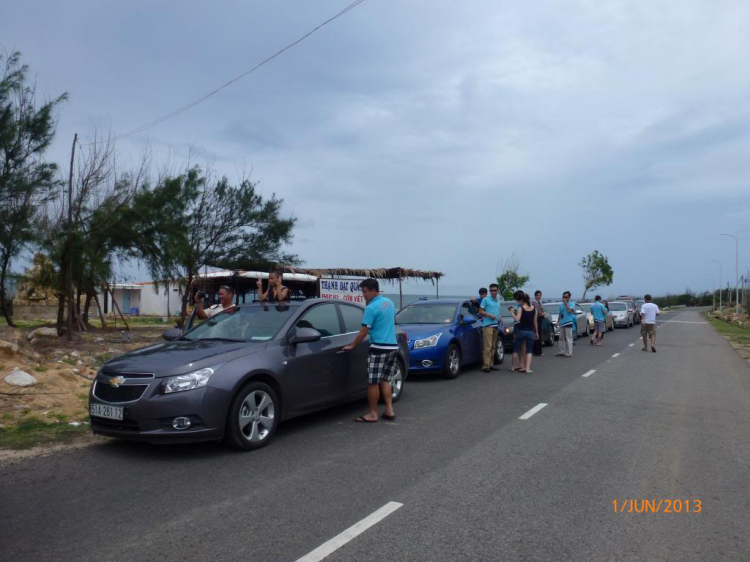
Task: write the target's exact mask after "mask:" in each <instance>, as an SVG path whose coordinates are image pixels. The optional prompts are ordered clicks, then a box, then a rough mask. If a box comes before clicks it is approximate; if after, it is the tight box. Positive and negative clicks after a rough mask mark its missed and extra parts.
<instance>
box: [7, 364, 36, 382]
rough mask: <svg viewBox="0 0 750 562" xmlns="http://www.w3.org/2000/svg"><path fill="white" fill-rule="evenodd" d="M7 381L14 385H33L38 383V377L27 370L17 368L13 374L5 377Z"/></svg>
mask: <svg viewBox="0 0 750 562" xmlns="http://www.w3.org/2000/svg"><path fill="white" fill-rule="evenodd" d="M5 382H7V383H8V384H12V385H13V386H31V385H34V384H36V379H35V378H34V377H32V376H31V375H30V374H29V373H27V372H26V371H22V370H21V369H18V368H16V369H14V370H13V372H12V373H11V374H9V375H8V376H7V377H5Z"/></svg>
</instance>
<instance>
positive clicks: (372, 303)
mask: <svg viewBox="0 0 750 562" xmlns="http://www.w3.org/2000/svg"><path fill="white" fill-rule="evenodd" d="M359 288H360V289H362V296H363V297H364V298H365V302H366V303H367V306H366V307H365V314H364V316H363V318H362V327H361V328H360V329H359V333H358V334H357V337H355V338H354V341H353V342H352V343H351V344H349V345H347V346H344V347H343V348H341V351H351V350H352V349H354V348H355V347H357V346H358V345H359V344H360V343H361V342H362V340H364V339H365V338H366V337H367V336H368V335H369V336H370V352H369V353H368V355H367V405H368V407H369V409H370V411H369V412H367V413H366V414H365V415H363V416H359V417H358V418H356V419H355V420H354V421H356V422H365V423H375V422H377V421H378V402H379V401H380V395H381V394H382V395H383V400H384V401H385V412H384V413H383V419H386V420H395V419H396V413H395V412H394V411H393V389H392V388H391V382H392V381H393V377H394V375H395V374H396V361H397V360H398V341H397V340H396V308H395V307H394V306H393V302H391V300H390V299H387V298H385V297H384V296H382V295H381V294H380V286H379V285H378V282H377V280H375V279H365V280H364V281H362V283H360V284H359Z"/></svg>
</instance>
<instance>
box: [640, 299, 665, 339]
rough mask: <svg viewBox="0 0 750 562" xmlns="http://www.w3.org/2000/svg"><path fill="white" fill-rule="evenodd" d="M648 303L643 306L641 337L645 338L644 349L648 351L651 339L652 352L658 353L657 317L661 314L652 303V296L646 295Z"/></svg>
mask: <svg viewBox="0 0 750 562" xmlns="http://www.w3.org/2000/svg"><path fill="white" fill-rule="evenodd" d="M643 300H644V301H646V302H645V303H643V304H642V305H641V337H642V338H643V349H642V350H641V351H648V338H649V337H650V338H651V351H653V352H654V353H656V317H657V316H658V315H659V314H661V311H660V310H659V307H658V306H656V304H654V303H652V302H651V295H644V296H643Z"/></svg>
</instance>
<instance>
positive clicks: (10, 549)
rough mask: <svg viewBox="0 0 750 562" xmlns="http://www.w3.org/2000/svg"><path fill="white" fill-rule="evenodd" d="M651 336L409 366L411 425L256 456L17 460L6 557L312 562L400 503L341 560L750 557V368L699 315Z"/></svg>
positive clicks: (220, 452) (352, 409)
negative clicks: (466, 367)
mask: <svg viewBox="0 0 750 562" xmlns="http://www.w3.org/2000/svg"><path fill="white" fill-rule="evenodd" d="M665 322H666V323H665ZM638 335H639V332H638V329H637V328H636V329H628V330H617V331H616V332H615V333H610V334H608V335H607V337H606V339H605V345H604V346H602V347H590V346H589V345H588V343H587V342H586V340H584V339H580V340H578V344H577V345H576V347H575V351H574V356H573V357H572V358H570V359H566V358H558V357H554V356H552V352H551V348H545V352H546V354H547V355H546V356H545V357H543V358H539V359H536V361H535V363H534V366H533V368H534V370H535V371H536V372H535V373H533V374H528V375H526V374H517V373H511V372H509V371H508V370H507V367H508V365H507V363H508V360H509V359H506V364H505V365H504V367H505V369H503V370H502V371H501V372H497V373H490V374H485V373H482V372H481V371H479V370H476V369H474V370H470V371H466V372H464V373H463V374H462V375H461V376H460V377H459V378H458V379H456V380H453V381H445V380H442V379H439V378H436V377H425V376H422V377H412V378H410V379H409V380H408V381H407V384H406V386H405V394H404V396H403V399H402V401H401V402H400V403H399V404H398V405H397V414H398V418H397V420H396V421H395V422H388V423H386V422H382V421H381V422H380V423H378V424H372V425H365V424H355V423H353V422H352V421H351V420H352V418H353V417H355V416H356V415H359V414H360V413H363V412H364V405H363V404H361V403H356V404H351V405H347V406H344V407H339V408H335V409H332V410H329V411H326V412H323V413H319V414H315V415H311V416H307V417H304V418H301V419H297V420H293V421H290V422H288V423H286V424H283V425H282V426H281V427H280V429H279V432H278V434H277V438H276V441H275V442H274V443H272V444H271V446H269V447H267V448H265V449H263V450H261V451H258V452H254V453H249V454H247V453H244V454H243V453H237V452H234V451H228V450H225V449H224V448H223V447H222V446H220V445H213V444H207V445H205V444H204V445H191V446H162V447H156V446H151V445H147V444H132V443H123V442H117V441H112V442H107V443H105V444H101V445H96V446H92V447H88V448H85V449H81V450H75V451H70V452H67V453H61V454H56V455H52V456H48V457H43V458H38V459H33V460H29V461H25V462H22V463H18V464H13V465H9V466H5V467H2V468H0V559H2V560H8V561H14V562H21V561H25V560H34V561H39V560H74V561H81V562H83V561H96V562H102V561H116V560H128V561H131V560H160V561H172V560H175V561H177V560H227V561H234V560H263V561H276V560H279V561H295V560H298V559H299V558H301V557H303V556H305V555H307V554H308V553H310V552H311V551H314V550H315V549H317V548H318V547H321V545H324V544H325V543H326V542H327V541H329V540H331V539H334V538H335V537H338V536H340V534H341V533H342V532H344V531H345V530H347V529H348V528H350V527H351V526H353V525H355V524H357V523H358V522H361V521H363V520H364V523H367V522H368V521H369V520H368V519H366V518H368V516H370V515H371V514H373V513H374V512H376V511H377V510H379V509H380V508H381V507H383V506H385V505H386V504H389V502H397V504H401V505H400V507H399V505H393V504H391V505H392V507H393V509H395V508H397V509H395V511H393V512H392V513H390V514H389V515H387V516H385V517H384V518H383V519H382V520H381V521H379V522H377V523H375V524H374V525H372V526H370V527H367V528H364V527H363V528H360V530H362V532H361V534H359V535H358V536H356V537H354V538H353V539H351V540H349V541H348V542H347V539H348V538H350V537H351V535H353V534H354V533H350V534H349V535H344V537H343V538H342V537H339V538H340V543H345V544H343V546H340V548H338V549H337V550H334V551H333V553H332V554H331V555H330V557H329V558H327V559H326V560H378V561H381V560H382V561H389V560H420V561H421V560H428V561H441V560H446V561H447V560H450V561H455V560H514V561H515V560H533V561H546V560H549V561H556V562H557V561H564V560H571V561H573V560H575V561H582V560H593V561H600V560H639V561H641V560H648V561H655V560H679V561H685V560H696V561H713V560H738V561H747V560H750V489H749V485H750V437H748V435H749V433H748V428H750V368H749V367H748V365H747V363H746V362H745V361H744V360H742V359H741V358H740V357H739V355H738V354H737V353H736V352H735V351H734V350H733V349H732V348H731V347H730V346H729V344H728V343H727V342H726V341H725V340H724V339H723V338H721V337H720V336H719V335H718V334H716V333H715V332H714V331H713V329H712V328H711V327H710V326H709V325H708V324H706V323H704V322H703V319H702V318H701V317H700V316H699V315H698V314H697V312H694V311H687V312H682V313H675V314H667V315H662V316H661V317H660V326H659V331H658V340H657V344H658V345H657V348H658V352H657V353H651V352H649V353H643V352H641V350H640V348H641V345H640V344H639V343H635V342H636V339H637V338H638ZM631 344H633V345H631ZM615 354H619V355H618V356H617V357H613V356H614V355H615ZM591 370H595V372H594V373H593V374H589V376H587V377H584V376H583V375H584V374H587V373H590V371H591ZM540 403H545V404H547V406H546V407H544V408H542V409H540V410H538V411H536V413H534V414H533V415H531V416H530V417H528V419H519V418H520V417H521V416H522V415H523V414H524V413H526V412H528V411H529V410H531V409H532V408H534V407H535V406H537V405H538V404H540ZM634 499H637V500H638V501H639V502H640V501H641V500H660V499H661V500H680V501H681V504H680V505H681V506H682V513H664V512H663V511H664V510H665V509H666V508H667V504H665V503H662V504H661V505H660V508H659V509H660V512H659V513H635V512H633V513H627V511H628V510H629V509H628V506H630V509H632V508H633V507H634V504H632V503H628V501H629V500H634ZM615 500H616V501H617V502H618V506H620V507H619V508H618V510H619V509H622V506H625V507H624V509H625V513H615V511H614V504H613V501H615ZM696 500H699V501H700V502H701V503H700V507H698V503H697V502H696ZM685 501H689V502H690V503H689V504H687V505H688V506H689V507H690V509H691V512H690V513H685V511H684V508H685V505H686V504H685V503H684V502H685ZM638 505H639V504H638V503H636V504H635V507H638ZM653 505H656V504H653ZM640 506H641V507H642V506H643V504H642V503H641V504H640ZM671 507H672V509H676V506H675V505H674V504H672V506H671ZM699 509H700V513H697V512H696V511H698V510H699ZM336 546H339V545H338V544H336V545H333V546H331V550H332V549H333V548H335V547H336Z"/></svg>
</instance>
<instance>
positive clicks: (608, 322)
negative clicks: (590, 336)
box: [578, 302, 615, 333]
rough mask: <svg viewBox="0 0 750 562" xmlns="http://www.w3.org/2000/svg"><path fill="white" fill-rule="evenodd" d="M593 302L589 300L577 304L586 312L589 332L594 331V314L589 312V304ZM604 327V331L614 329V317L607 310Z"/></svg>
mask: <svg viewBox="0 0 750 562" xmlns="http://www.w3.org/2000/svg"><path fill="white" fill-rule="evenodd" d="M592 304H594V303H591V302H583V303H579V304H578V306H580V307H581V310H583V311H584V312H585V313H586V320H587V322H588V325H589V333H593V332H594V315H593V314H591V305H592ZM604 329H605V331H607V332H609V331H611V330H614V329H615V319H614V318H613V317H612V313H611V312H608V313H607V316H606V317H605V319H604Z"/></svg>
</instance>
